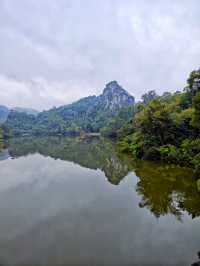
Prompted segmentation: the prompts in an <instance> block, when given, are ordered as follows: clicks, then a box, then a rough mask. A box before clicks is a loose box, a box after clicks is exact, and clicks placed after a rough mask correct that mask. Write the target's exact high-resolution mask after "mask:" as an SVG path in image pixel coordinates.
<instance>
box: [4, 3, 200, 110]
mask: <svg viewBox="0 0 200 266" xmlns="http://www.w3.org/2000/svg"><path fill="white" fill-rule="evenodd" d="M199 14H200V3H199V0H165V1H163V0H153V1H150V0H104V1H103V0H57V1H55V0H40V1H36V0H19V1H16V0H0V104H4V105H8V106H23V107H33V108H36V109H39V110H42V109H47V108H49V107H51V106H58V105H62V104H66V103H70V102H72V101H74V100H76V99H78V98H80V97H83V96H87V95H94V94H100V93H101V91H102V89H103V88H104V85H105V83H107V82H109V81H110V80H117V81H118V82H119V83H120V84H121V85H122V86H123V87H124V88H125V89H127V90H128V91H129V92H130V93H131V94H133V95H134V96H135V97H136V98H137V99H139V98H140V96H141V95H142V94H143V93H144V92H145V91H147V90H150V89H155V90H156V91H157V92H158V93H162V92H164V91H167V90H168V91H175V90H177V89H181V88H182V87H183V86H184V85H185V81H186V78H187V76H188V73H189V72H190V71H191V70H193V69H197V68H199V67H200V16H199Z"/></svg>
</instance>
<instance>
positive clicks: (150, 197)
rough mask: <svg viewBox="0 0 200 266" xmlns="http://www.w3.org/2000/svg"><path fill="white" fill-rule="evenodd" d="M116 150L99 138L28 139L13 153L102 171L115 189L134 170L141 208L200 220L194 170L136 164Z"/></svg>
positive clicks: (17, 144)
mask: <svg viewBox="0 0 200 266" xmlns="http://www.w3.org/2000/svg"><path fill="white" fill-rule="evenodd" d="M115 146H116V145H115V144H113V143H112V142H111V141H109V140H107V139H103V138H98V137H93V138H85V139H80V138H55V137H54V138H24V139H15V140H13V142H12V143H11V144H10V146H9V153H10V155H11V156H12V157H20V156H25V155H28V154H34V153H40V154H42V155H44V156H50V157H52V158H55V159H61V160H65V161H71V162H74V163H77V164H79V165H81V166H83V167H87V168H90V169H100V170H102V171H103V172H104V173H105V176H106V177H107V178H108V181H109V182H110V183H112V184H115V185H117V184H119V182H120V181H121V180H122V179H123V178H124V177H125V176H126V175H127V173H128V172H129V171H130V170H133V171H135V173H136V175H137V177H138V178H139V180H138V183H137V187H136V190H137V192H138V194H139V195H141V197H142V198H141V201H140V203H139V206H140V207H141V208H143V207H145V208H148V209H149V210H150V211H151V212H152V213H153V214H154V215H155V216H156V217H159V216H162V215H167V214H173V215H175V216H176V217H177V219H181V216H182V213H183V211H187V212H188V213H189V214H190V215H191V216H192V217H193V218H195V217H197V216H200V193H199V192H198V191H197V189H196V182H195V179H194V176H193V172H192V171H191V170H190V169H187V168H181V167H178V166H172V165H171V166H169V165H166V164H158V163H152V162H147V161H146V162H141V161H139V162H138V161H134V160H133V159H132V158H130V157H129V156H127V155H124V154H120V153H118V152H116V149H115Z"/></svg>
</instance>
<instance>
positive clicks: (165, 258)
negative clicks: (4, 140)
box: [0, 138, 200, 266]
mask: <svg viewBox="0 0 200 266" xmlns="http://www.w3.org/2000/svg"><path fill="white" fill-rule="evenodd" d="M199 250H200V194H199V193H198V191H197V188H196V183H195V181H194V177H193V173H192V171H191V170H189V169H187V168H180V167H177V166H167V165H161V164H152V163H147V162H146V163H144V162H143V163H142V162H137V163H136V162H134V161H133V160H132V159H131V158H128V157H127V156H124V155H120V154H118V153H117V151H116V150H115V146H114V145H113V144H112V143H111V142H109V141H107V140H103V139H101V138H92V139H84V140H81V139H78V138H76V139H75V138H74V139H73V138H66V139H57V138H51V139H44V138H43V139H42V138H40V139H16V140H14V141H13V142H12V143H11V144H10V145H9V146H8V147H7V148H5V149H4V150H2V151H1V152H0V265H1V266H7V265H12V266H13V265H17V266H18V265H20V266H22V265H24V266H25V265H26V266H51V265H54V266H57V265H63V266H64V265H70V266H71V265H72V266H73V265H77V266H79V265H80V266H84V265H87V266H93V265H94V266H96V265H98V266H100V265H106V266H114V265H115V266H116V265H122V266H123V265H124V266H133V265H155V266H156V265H180V266H183V265H191V264H193V263H195V262H196V261H198V255H197V254H198V251H199Z"/></svg>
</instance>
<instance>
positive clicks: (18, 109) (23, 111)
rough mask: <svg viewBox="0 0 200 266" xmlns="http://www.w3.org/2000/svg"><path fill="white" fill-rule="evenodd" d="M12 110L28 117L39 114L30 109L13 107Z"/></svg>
mask: <svg viewBox="0 0 200 266" xmlns="http://www.w3.org/2000/svg"><path fill="white" fill-rule="evenodd" d="M12 110H13V111H16V112H19V113H26V114H28V115H37V114H38V113H39V111H37V110H35V109H32V108H23V107H14V108H12Z"/></svg>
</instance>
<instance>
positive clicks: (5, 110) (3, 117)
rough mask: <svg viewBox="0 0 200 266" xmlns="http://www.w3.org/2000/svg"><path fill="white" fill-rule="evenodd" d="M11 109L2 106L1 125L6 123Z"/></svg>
mask: <svg viewBox="0 0 200 266" xmlns="http://www.w3.org/2000/svg"><path fill="white" fill-rule="evenodd" d="M9 111H10V110H9V108H8V107H6V106H3V105H0V124H2V123H4V122H5V121H6V119H7V117H8V114H9Z"/></svg>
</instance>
